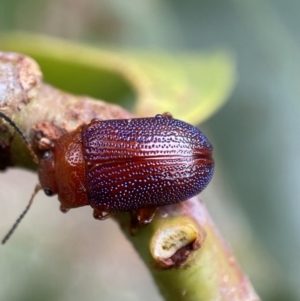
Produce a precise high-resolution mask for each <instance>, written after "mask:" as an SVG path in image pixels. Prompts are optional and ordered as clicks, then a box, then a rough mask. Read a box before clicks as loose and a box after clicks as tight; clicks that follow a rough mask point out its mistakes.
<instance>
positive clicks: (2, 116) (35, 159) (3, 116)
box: [0, 112, 39, 164]
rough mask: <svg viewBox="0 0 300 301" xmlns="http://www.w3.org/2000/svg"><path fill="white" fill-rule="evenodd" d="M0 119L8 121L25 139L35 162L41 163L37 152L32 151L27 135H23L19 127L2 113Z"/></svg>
mask: <svg viewBox="0 0 300 301" xmlns="http://www.w3.org/2000/svg"><path fill="white" fill-rule="evenodd" d="M0 117H1V118H3V119H4V120H5V121H7V122H8V123H9V124H10V125H11V126H12V127H13V128H14V129H15V130H16V131H17V132H18V133H19V135H20V136H21V137H22V138H23V140H24V141H25V143H26V145H27V148H28V150H29V152H30V154H31V156H32V157H33V161H34V162H35V163H36V164H38V163H39V159H38V157H37V155H36V154H35V152H34V151H33V149H32V146H31V144H30V142H29V140H28V139H27V138H26V137H25V135H24V134H23V133H22V131H21V130H20V129H19V128H18V126H17V125H16V124H15V123H14V122H13V121H12V120H11V119H10V118H9V117H8V116H6V115H5V114H4V113H2V112H0Z"/></svg>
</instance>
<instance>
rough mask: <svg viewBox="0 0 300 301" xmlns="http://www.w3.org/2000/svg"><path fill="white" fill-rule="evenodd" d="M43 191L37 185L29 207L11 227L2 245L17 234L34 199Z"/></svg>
mask: <svg viewBox="0 0 300 301" xmlns="http://www.w3.org/2000/svg"><path fill="white" fill-rule="evenodd" d="M41 189H42V187H41V186H40V185H36V186H35V189H34V192H33V194H32V196H31V198H30V200H29V203H28V205H27V206H26V208H25V210H24V211H23V212H22V214H21V215H20V216H19V217H18V219H17V220H16V222H15V223H14V225H13V226H12V227H11V229H10V230H9V232H8V233H7V234H6V235H5V237H4V238H3V239H2V245H4V244H5V243H6V242H7V241H8V239H9V238H10V237H11V235H12V234H13V233H14V232H15V230H16V228H17V227H18V225H19V224H20V222H21V220H22V219H23V218H24V216H25V215H26V213H27V212H28V210H29V209H30V207H31V205H32V203H33V199H34V197H35V196H36V194H37V193H38V192H39V191H40V190H41Z"/></svg>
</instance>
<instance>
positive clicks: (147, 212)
mask: <svg viewBox="0 0 300 301" xmlns="http://www.w3.org/2000/svg"><path fill="white" fill-rule="evenodd" d="M156 210H157V207H151V208H141V209H138V210H137V211H136V216H137V220H138V222H139V224H140V225H141V226H144V225H148V224H149V223H151V222H152V220H153V218H154V216H155V213H156Z"/></svg>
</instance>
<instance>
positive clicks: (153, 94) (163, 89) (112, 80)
mask: <svg viewBox="0 0 300 301" xmlns="http://www.w3.org/2000/svg"><path fill="white" fill-rule="evenodd" d="M0 49H1V50H2V51H14V52H21V53H25V54H27V55H29V56H31V57H33V58H34V59H35V60H36V61H37V62H38V63H39V64H40V66H41V69H42V71H43V74H44V77H45V81H46V82H48V83H50V84H52V85H54V86H56V87H58V88H61V89H63V90H66V91H69V92H72V93H75V94H85V95H89V96H92V97H95V98H100V99H103V100H105V101H109V102H114V103H118V104H120V105H122V106H123V107H125V108H127V109H131V110H132V111H133V112H134V113H135V114H136V115H137V116H154V115H156V114H158V113H164V112H167V111H168V112H171V113H172V115H173V116H174V117H175V118H178V119H182V120H185V121H188V122H190V123H193V124H196V123H199V122H202V121H204V120H205V119H207V118H208V117H210V116H211V115H212V114H213V113H214V112H215V111H216V110H217V109H219V108H220V107H221V106H222V105H223V104H224V103H225V102H226V100H227V99H228V97H229V95H230V93H231V91H232V89H233V86H234V83H235V78H236V76H235V62H234V59H233V57H232V56H231V55H230V54H229V53H228V52H224V51H219V52H211V53H198V52H194V53H177V54H170V53H166V52H162V51H157V52H149V51H144V52H142V51H139V52H125V51H124V50H116V49H115V48H114V49H109V48H105V49H100V48H94V47H91V46H86V45H80V44H76V43H71V42H67V41H63V40H59V39H56V38H51V37H46V36H37V35H30V34H24V33H14V34H7V35H2V36H1V38H0Z"/></svg>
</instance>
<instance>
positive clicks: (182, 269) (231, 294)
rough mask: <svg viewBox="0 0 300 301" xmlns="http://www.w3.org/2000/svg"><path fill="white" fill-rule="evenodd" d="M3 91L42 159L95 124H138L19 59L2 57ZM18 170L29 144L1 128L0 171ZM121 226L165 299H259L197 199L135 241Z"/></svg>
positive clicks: (123, 218)
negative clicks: (54, 83)
mask: <svg viewBox="0 0 300 301" xmlns="http://www.w3.org/2000/svg"><path fill="white" fill-rule="evenodd" d="M0 88H1V90H0V91H1V92H0V93H1V94H0V111H1V112H3V113H4V114H6V115H7V116H8V117H9V118H11V119H12V120H13V121H14V122H15V123H16V125H17V126H18V127H19V128H20V129H21V131H22V132H23V133H24V134H25V136H26V137H28V139H29V142H30V144H31V145H32V147H33V149H34V150H35V151H36V152H37V153H41V152H42V151H43V148H44V147H45V141H48V140H55V139H57V138H59V137H60V136H61V135H63V134H64V133H67V132H70V131H73V130H75V129H76V128H77V127H78V126H79V125H81V124H83V123H89V122H90V120H91V119H93V118H96V117H97V118H100V119H121V118H130V117H132V115H131V114H130V113H128V112H127V111H125V110H124V109H122V108H121V107H119V106H116V105H112V104H108V103H105V102H103V101H99V100H97V101H96V100H94V99H91V98H88V97H83V96H81V97H79V96H74V95H71V94H67V93H65V92H62V91H59V90H57V89H55V88H53V87H51V86H49V85H47V84H45V83H43V82H42V74H41V72H40V69H39V67H38V65H37V64H36V62H35V61H33V60H32V59H30V58H29V57H26V56H24V55H20V54H13V53H0ZM160 113H161V112H160ZM13 165H14V166H20V167H21V166H22V167H26V168H30V169H35V168H36V165H35V164H34V162H33V160H32V158H31V156H30V153H29V152H28V149H27V147H26V144H25V143H24V141H23V140H22V139H21V138H20V137H19V135H15V130H14V129H12V128H11V127H10V126H8V124H7V123H6V122H5V121H1V123H0V167H1V168H2V169H5V168H7V167H9V166H13ZM116 220H117V222H118V223H119V224H120V226H121V229H122V230H123V232H124V233H125V235H126V236H127V237H128V239H129V240H130V241H131V242H132V244H133V245H134V246H135V248H136V250H137V252H138V253H139V254H140V256H141V257H142V259H143V260H144V262H145V264H146V265H147V267H148V268H149V270H150V271H151V273H152V275H153V277H154V279H155V281H156V283H157V285H158V287H159V288H160V290H161V293H162V294H163V296H164V297H165V299H166V300H202V301H211V300H222V301H233V300H242V301H246V300H247V301H250V300H251V301H258V300H259V298H258V297H257V295H256V293H255V291H254V290H253V288H252V286H251V283H250V282H249V280H248V278H247V277H246V276H245V275H244V273H243V272H242V270H241V269H240V267H239V265H238V264H237V262H236V260H235V258H234V256H233V254H232V252H231V250H230V249H229V248H228V246H227V245H226V243H225V242H224V241H223V240H222V238H221V236H220V234H219V232H218V230H217V229H216V227H215V225H214V223H213V222H212V219H211V218H210V216H209V213H208V211H207V210H206V207H205V205H204V204H203V203H202V202H201V201H200V200H199V199H198V198H197V197H194V198H192V199H190V200H187V201H185V202H183V203H180V204H177V205H172V206H164V207H160V208H159V209H158V212H157V214H156V217H155V218H154V220H153V222H152V223H151V224H150V225H148V226H144V227H139V228H138V229H137V232H136V233H135V235H134V236H133V235H132V234H130V231H129V227H128V225H129V215H128V214H124V213H122V214H121V213H120V214H117V215H116Z"/></svg>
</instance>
